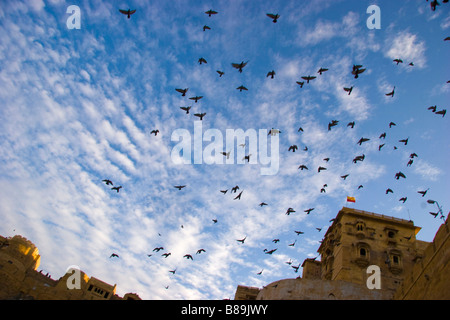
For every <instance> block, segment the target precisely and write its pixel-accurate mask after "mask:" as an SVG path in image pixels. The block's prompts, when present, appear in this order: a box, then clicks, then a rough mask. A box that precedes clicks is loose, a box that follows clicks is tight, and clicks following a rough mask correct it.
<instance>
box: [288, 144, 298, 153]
mask: <svg viewBox="0 0 450 320" xmlns="http://www.w3.org/2000/svg"><path fill="white" fill-rule="evenodd" d="M297 149H298V147H297V145H296V144H294V145H292V146H290V147H289V149H288V151H291V150H292V152H295V150H297Z"/></svg>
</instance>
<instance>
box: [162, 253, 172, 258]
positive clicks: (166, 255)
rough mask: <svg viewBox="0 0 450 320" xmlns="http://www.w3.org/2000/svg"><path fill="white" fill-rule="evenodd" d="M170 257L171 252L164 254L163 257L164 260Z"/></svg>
mask: <svg viewBox="0 0 450 320" xmlns="http://www.w3.org/2000/svg"><path fill="white" fill-rule="evenodd" d="M170 255H171V253H170V252H167V253H163V254H162V256H163V257H164V258H167V257H168V256H170Z"/></svg>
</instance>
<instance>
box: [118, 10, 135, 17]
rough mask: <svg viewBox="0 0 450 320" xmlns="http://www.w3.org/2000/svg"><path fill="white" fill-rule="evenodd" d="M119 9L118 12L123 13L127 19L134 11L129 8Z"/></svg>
mask: <svg viewBox="0 0 450 320" xmlns="http://www.w3.org/2000/svg"><path fill="white" fill-rule="evenodd" d="M119 11H120V13H123V14H125V15H126V16H127V18H128V19H130V18H131V15H132V14H133V13H135V12H136V10H131V9H128V10H122V9H119Z"/></svg>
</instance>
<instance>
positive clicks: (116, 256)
mask: <svg viewBox="0 0 450 320" xmlns="http://www.w3.org/2000/svg"><path fill="white" fill-rule="evenodd" d="M109 257H110V258H114V257H115V258H119V255H118V254H116V253H112V254H111V255H110V256H109Z"/></svg>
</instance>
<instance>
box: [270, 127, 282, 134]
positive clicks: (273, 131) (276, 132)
mask: <svg viewBox="0 0 450 320" xmlns="http://www.w3.org/2000/svg"><path fill="white" fill-rule="evenodd" d="M278 133H281V131H280V130H278V129H274V128H272V129H270V131H269V133H268V134H267V135H271V136H276V135H277V134H278Z"/></svg>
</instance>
